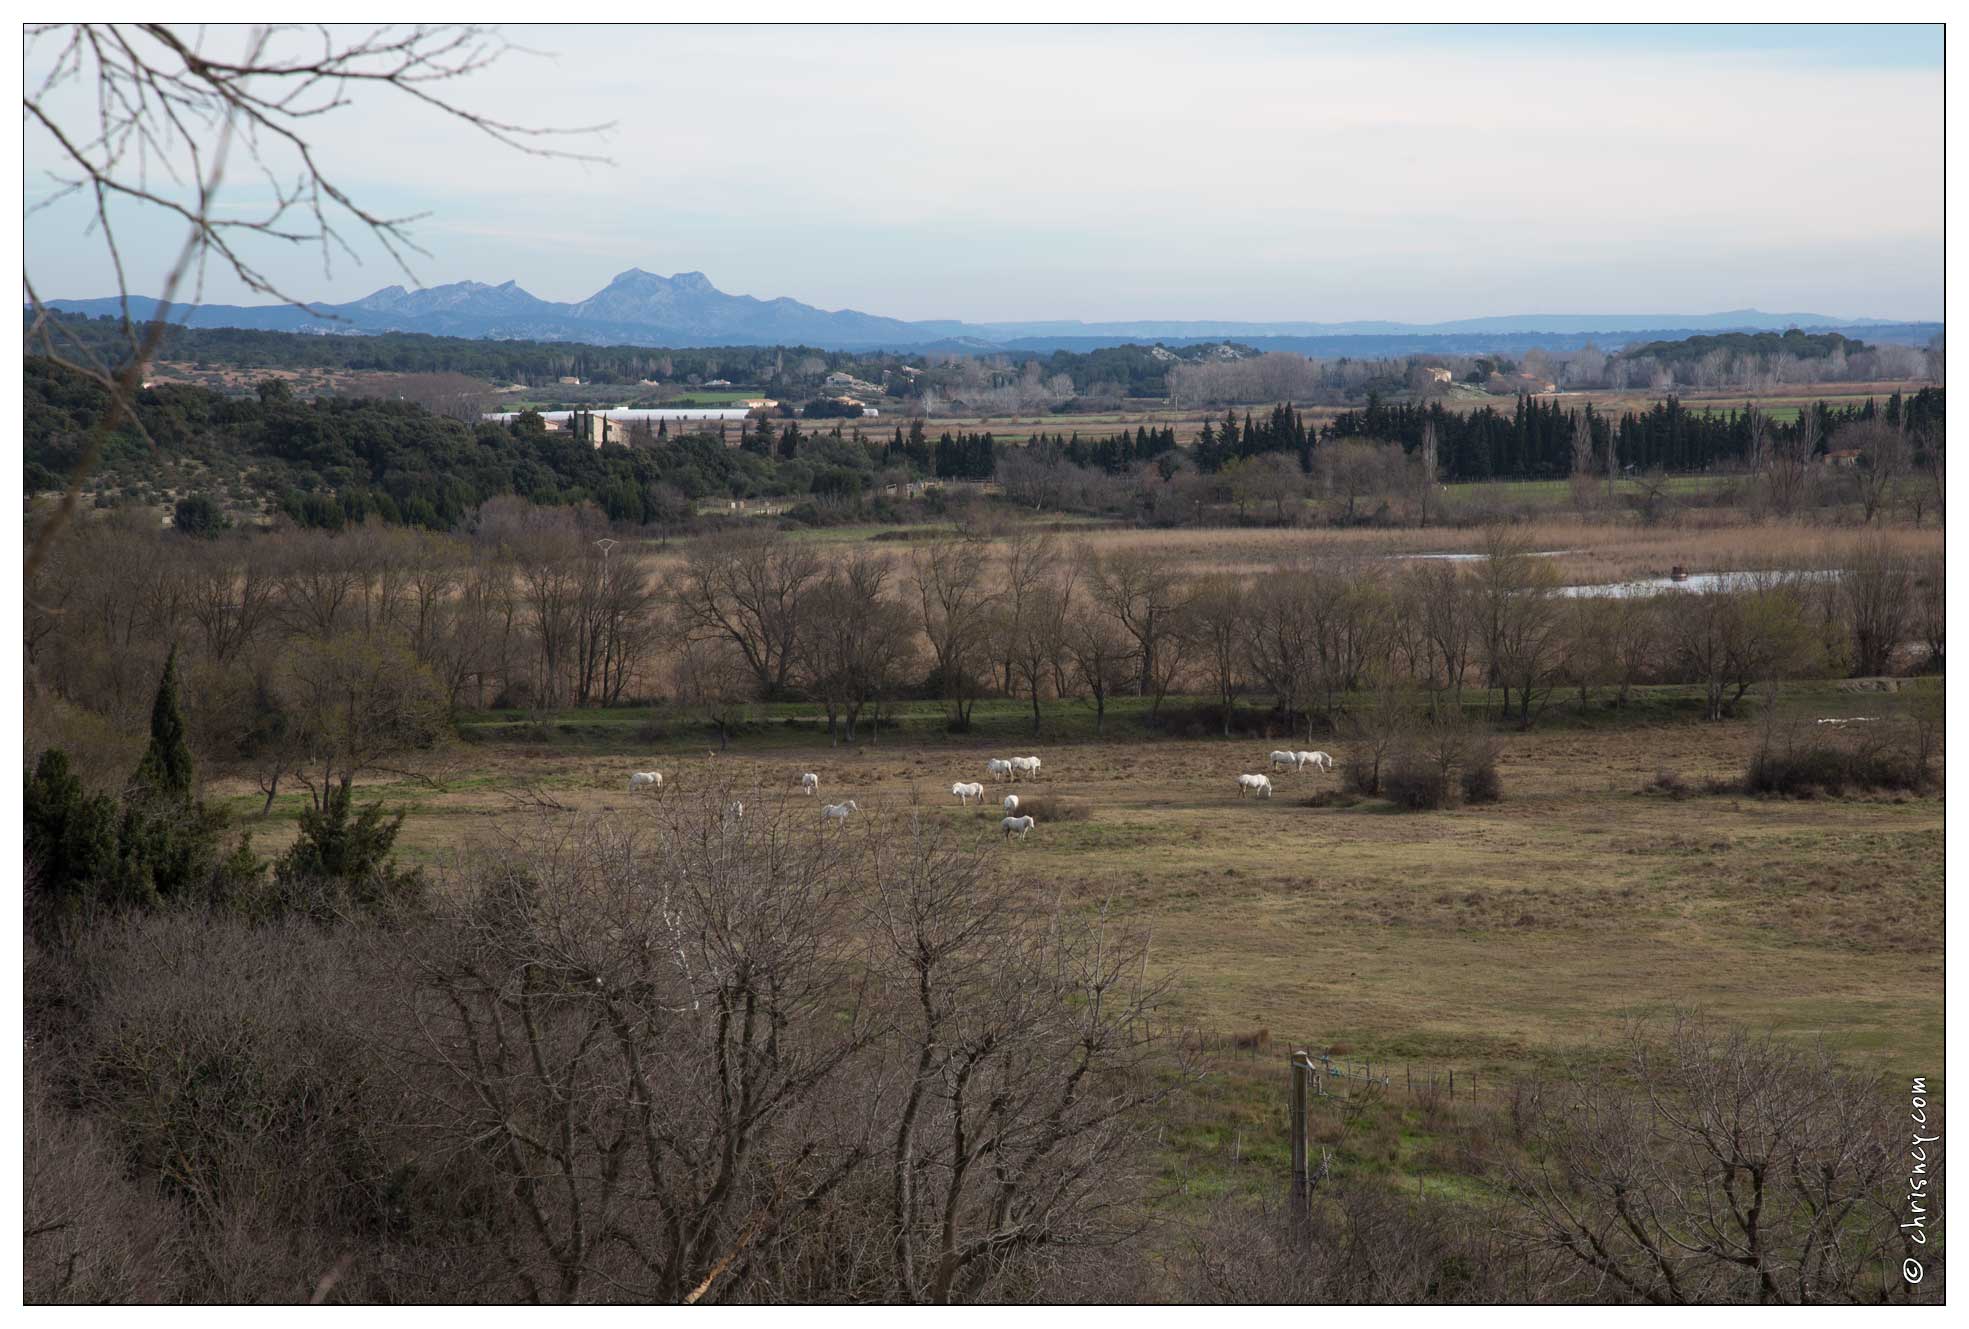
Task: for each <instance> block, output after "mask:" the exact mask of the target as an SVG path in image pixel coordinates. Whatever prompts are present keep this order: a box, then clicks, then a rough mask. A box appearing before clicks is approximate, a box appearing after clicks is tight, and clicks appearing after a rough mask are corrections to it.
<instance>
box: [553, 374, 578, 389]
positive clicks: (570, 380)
mask: <svg viewBox="0 0 1969 1329" xmlns="http://www.w3.org/2000/svg"><path fill="white" fill-rule="evenodd" d="M555 381H556V382H559V383H566V384H568V385H569V386H571V387H577V388H578V387H580V386H581V380H580V379H578V378H576V377H575V376H574V375H572V374H562V375H561V376H560V378H558V379H556V380H555Z"/></svg>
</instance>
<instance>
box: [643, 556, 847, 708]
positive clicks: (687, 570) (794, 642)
mask: <svg viewBox="0 0 1969 1329" xmlns="http://www.w3.org/2000/svg"><path fill="white" fill-rule="evenodd" d="M821 572H822V561H821V557H820V555H819V554H818V553H817V552H816V551H815V550H814V548H813V546H811V545H808V544H802V543H798V542H796V541H793V540H789V539H787V538H786V537H785V536H783V535H781V534H779V533H778V532H776V531H768V530H756V531H755V530H748V531H740V532H734V533H731V534H726V535H719V536H715V537H713V538H710V539H707V540H704V541H701V542H700V543H699V544H698V545H697V547H696V548H694V549H693V550H692V551H691V554H690V556H689V557H688V558H686V559H685V561H684V566H683V567H682V569H681V570H679V571H678V573H677V574H676V577H675V579H674V580H673V582H672V585H671V599H672V602H673V603H674V604H675V606H676V610H677V613H678V616H679V621H680V623H681V624H682V625H683V628H684V631H685V632H686V633H687V634H688V635H689V636H690V637H691V638H693V639H699V638H703V637H707V636H719V637H724V638H727V639H728V640H730V641H731V642H732V644H733V645H735V646H736V647H738V649H739V652H740V653H741V654H742V655H743V656H744V657H745V661H746V664H747V665H749V666H750V667H751V669H752V672H753V674H754V676H755V677H756V678H757V680H758V687H759V695H760V696H761V697H763V698H765V699H767V700H772V699H773V698H776V697H780V696H783V695H784V694H785V692H786V686H787V683H788V681H789V679H790V678H791V677H792V673H793V667H794V663H795V661H796V660H797V659H798V658H799V650H800V634H801V631H802V628H803V626H804V625H805V624H806V613H807V608H808V606H807V604H806V597H807V592H808V590H809V588H810V587H811V586H812V585H813V584H814V583H815V582H816V581H817V580H818V579H819V577H820V575H821Z"/></svg>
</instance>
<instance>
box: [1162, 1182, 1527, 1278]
mask: <svg viewBox="0 0 1969 1329" xmlns="http://www.w3.org/2000/svg"><path fill="white" fill-rule="evenodd" d="M1550 1259H1551V1257H1550V1255H1549V1253H1548V1252H1545V1251H1540V1250H1536V1249H1533V1250H1526V1251H1516V1250H1514V1249H1513V1243H1512V1240H1511V1237H1510V1234H1508V1233H1507V1232H1505V1231H1503V1230H1502V1229H1501V1227H1500V1225H1498V1224H1496V1223H1494V1222H1491V1221H1489V1220H1488V1219H1487V1218H1486V1217H1485V1216H1484V1214H1483V1213H1482V1211H1480V1210H1479V1209H1477V1208H1475V1207H1472V1206H1467V1205H1462V1204H1458V1203H1456V1202H1453V1201H1449V1200H1444V1199H1438V1198H1433V1197H1417V1196H1415V1195H1413V1194H1412V1193H1403V1194H1398V1193H1396V1192H1395V1191H1393V1190H1392V1189H1390V1188H1388V1187H1386V1186H1384V1185H1382V1184H1381V1183H1379V1182H1378V1181H1374V1180H1371V1179H1351V1178H1349V1179H1344V1180H1335V1181H1330V1182H1328V1183H1326V1184H1324V1185H1322V1186H1321V1187H1320V1188H1319V1189H1318V1190H1317V1191H1316V1192H1315V1193H1314V1196H1313V1204H1312V1209H1311V1214H1310V1216H1309V1218H1308V1221H1307V1222H1306V1223H1305V1225H1304V1227H1303V1229H1301V1230H1300V1231H1299V1232H1298V1233H1297V1234H1296V1235H1295V1233H1294V1224H1293V1221H1292V1218H1291V1216H1290V1214H1289V1213H1288V1212H1287V1211H1286V1205H1285V1203H1284V1200H1283V1197H1278V1198H1274V1199H1266V1200H1262V1201H1256V1202H1254V1201H1252V1200H1249V1199H1246V1198H1243V1197H1235V1196H1232V1197H1225V1198H1223V1199H1221V1200H1219V1201H1217V1202H1216V1203H1215V1204H1214V1205H1212V1206H1211V1207H1210V1209H1209V1210H1208V1211H1207V1212H1206V1213H1205V1214H1204V1215H1203V1216H1202V1217H1201V1218H1200V1219H1197V1220H1195V1221H1193V1222H1192V1223H1190V1224H1189V1225H1187V1231H1186V1233H1185V1234H1184V1241H1183V1243H1182V1245H1181V1246H1179V1247H1178V1248H1177V1249H1176V1250H1175V1252H1174V1253H1173V1254H1172V1255H1171V1256H1170V1257H1169V1260H1168V1273H1169V1276H1170V1277H1171V1278H1172V1279H1173V1280H1174V1282H1175V1291H1176V1295H1177V1297H1178V1299H1180V1300H1182V1301H1185V1302H1190V1303H1194V1304H1199V1305H1248V1304H1265V1305H1281V1304H1287V1305H1308V1304H1328V1305H1360V1304H1391V1303H1401V1304H1415V1303H1423V1302H1428V1303H1468V1302H1485V1303H1491V1302H1499V1301H1518V1302H1522V1301H1532V1300H1544V1299H1545V1297H1544V1295H1543V1289H1542V1286H1541V1283H1542V1279H1543V1278H1544V1276H1545V1270H1546V1268H1547V1267H1548V1265H1549V1262H1550Z"/></svg>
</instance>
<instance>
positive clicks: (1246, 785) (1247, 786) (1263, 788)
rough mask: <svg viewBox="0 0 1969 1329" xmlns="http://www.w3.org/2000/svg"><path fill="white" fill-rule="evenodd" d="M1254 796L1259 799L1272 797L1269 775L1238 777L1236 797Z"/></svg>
mask: <svg viewBox="0 0 1969 1329" xmlns="http://www.w3.org/2000/svg"><path fill="white" fill-rule="evenodd" d="M1246 794H1256V795H1258V797H1260V798H1270V797H1271V796H1272V777H1271V776H1269V775H1240V776H1238V778H1237V796H1238V797H1239V798H1243V797H1244V796H1245V795H1246Z"/></svg>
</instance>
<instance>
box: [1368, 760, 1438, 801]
mask: <svg viewBox="0 0 1969 1329" xmlns="http://www.w3.org/2000/svg"><path fill="white" fill-rule="evenodd" d="M1381 793H1382V795H1383V796H1384V797H1386V798H1387V800H1388V801H1389V802H1391V803H1393V804H1394V805H1395V806H1396V807H1398V808H1405V809H1407V810H1408V811H1410V812H1428V811H1433V810H1434V809H1436V808H1441V807H1447V806H1448V805H1449V795H1450V782H1449V778H1448V777H1447V776H1446V775H1445V774H1444V773H1443V770H1442V768H1441V767H1440V766H1437V765H1434V764H1433V763H1430V762H1427V761H1424V760H1422V757H1421V754H1420V753H1416V752H1401V753H1397V754H1396V756H1395V759H1394V761H1393V762H1391V763H1390V764H1389V766H1388V768H1387V769H1386V770H1384V771H1383V772H1382V773H1381Z"/></svg>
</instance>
